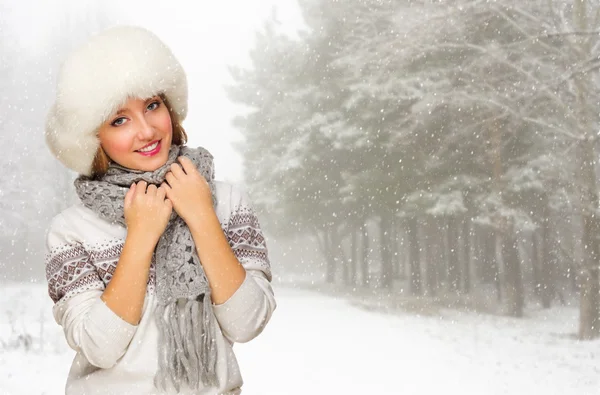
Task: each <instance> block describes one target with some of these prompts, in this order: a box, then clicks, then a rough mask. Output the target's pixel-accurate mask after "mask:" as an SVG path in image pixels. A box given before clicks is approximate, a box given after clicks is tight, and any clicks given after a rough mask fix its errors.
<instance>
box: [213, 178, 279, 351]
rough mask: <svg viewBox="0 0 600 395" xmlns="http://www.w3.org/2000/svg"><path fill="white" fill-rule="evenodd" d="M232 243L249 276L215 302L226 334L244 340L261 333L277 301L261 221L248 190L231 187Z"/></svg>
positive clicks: (230, 241) (228, 233) (218, 317)
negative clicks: (235, 288)
mask: <svg viewBox="0 0 600 395" xmlns="http://www.w3.org/2000/svg"><path fill="white" fill-rule="evenodd" d="M226 233H227V239H228V240H229V245H230V247H231V249H232V251H233V253H234V254H235V256H236V257H237V258H238V260H239V261H240V263H241V264H242V266H244V268H245V269H246V277H245V279H244V281H243V283H242V284H241V285H240V287H239V288H238V289H237V290H236V292H235V293H234V294H233V295H232V296H231V297H230V298H229V299H228V300H227V301H225V302H224V303H222V304H219V305H214V312H215V316H216V317H217V320H218V322H219V324H220V327H221V330H222V331H223V334H224V335H225V336H226V337H227V338H228V339H229V340H231V341H232V342H238V343H244V342H248V341H250V340H252V339H254V338H255V337H256V336H258V335H259V334H260V333H261V332H262V331H263V329H264V328H265V326H266V325H267V323H268V322H269V320H270V319H271V316H272V314H273V311H274V310H275V308H276V306H277V304H276V302H275V295H274V292H273V288H272V287H271V279H272V275H271V266H270V261H269V257H268V249H267V244H266V241H265V238H264V236H263V234H262V231H261V228H260V224H259V222H258V218H257V216H256V213H255V212H254V209H253V207H252V205H251V203H250V200H249V198H248V195H247V193H246V192H245V191H244V190H242V189H238V188H235V187H232V190H231V215H230V218H229V223H228V225H227V231H226Z"/></svg>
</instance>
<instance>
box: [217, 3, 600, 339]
mask: <svg viewBox="0 0 600 395" xmlns="http://www.w3.org/2000/svg"><path fill="white" fill-rule="evenodd" d="M300 5H301V8H302V12H303V17H304V20H305V22H306V24H307V26H308V29H307V30H306V31H304V32H302V33H301V34H300V35H299V36H298V37H297V38H290V37H288V36H285V35H282V34H278V23H277V19H276V17H274V18H272V20H271V22H270V23H268V24H267V25H266V26H265V27H264V29H263V30H262V32H261V34H260V36H259V39H258V41H257V44H256V47H255V48H254V50H253V52H252V59H253V67H252V68H250V69H239V68H237V69H233V70H232V72H233V74H234V75H235V79H236V83H235V84H234V85H233V86H231V87H230V89H229V93H230V95H231V98H232V100H235V101H238V102H241V103H244V104H246V105H248V106H249V107H250V108H251V110H250V111H249V112H248V113H247V114H244V115H241V116H239V117H237V118H236V120H235V123H236V125H237V126H238V127H239V128H240V129H242V130H243V131H244V134H245V135H246V137H247V141H246V142H245V143H244V144H243V146H242V147H240V149H241V150H242V152H243V155H244V158H245V167H244V169H245V172H246V173H245V174H246V177H245V178H246V179H247V180H248V182H249V183H251V186H252V190H253V191H256V193H257V197H258V198H259V199H260V204H261V207H262V210H263V212H264V214H265V216H266V219H267V221H268V225H267V227H268V228H270V229H271V231H272V232H274V233H276V234H278V235H283V234H285V235H287V236H289V237H295V236H297V235H299V234H307V235H311V237H314V238H315V239H316V240H317V242H318V246H319V248H320V251H321V252H322V254H323V257H324V264H323V270H324V271H325V272H326V276H325V277H326V281H327V282H328V283H332V284H333V283H341V284H344V285H346V286H348V287H350V288H351V289H356V288H375V289H385V290H389V295H394V294H395V293H397V292H403V293H405V294H409V295H412V296H425V297H427V298H430V299H431V300H432V301H437V302H441V303H446V304H447V303H450V304H456V305H461V306H464V305H467V306H469V307H472V308H483V309H488V310H490V311H494V312H498V313H503V314H508V315H512V316H516V317H520V316H522V315H523V311H524V308H525V306H526V305H527V304H535V303H539V304H540V305H541V306H543V308H549V307H550V306H552V305H553V304H554V303H562V304H565V303H567V300H569V299H570V298H572V297H577V298H578V299H579V305H580V323H579V337H580V338H581V339H592V338H595V337H598V336H599V335H600V322H599V295H600V289H599V277H598V269H599V261H600V255H599V254H600V244H599V243H600V239H599V235H600V229H599V222H598V171H597V169H596V164H597V159H598V150H597V148H598V142H597V140H598V135H599V128H600V124H599V121H600V118H599V109H600V96H599V93H600V92H599V89H598V88H599V85H598V84H599V82H600V81H599V74H598V69H599V68H600V37H599V34H600V32H599V30H598V29H599V26H600V2H597V1H589V0H574V1H547V0H532V1H527V2H522V1H516V0H515V1H512V0H503V1H480V0H456V1H429V0H422V1H373V2H341V1H300Z"/></svg>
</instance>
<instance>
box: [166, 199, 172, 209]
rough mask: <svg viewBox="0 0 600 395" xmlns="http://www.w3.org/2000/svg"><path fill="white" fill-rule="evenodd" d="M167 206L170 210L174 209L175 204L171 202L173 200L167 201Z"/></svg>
mask: <svg viewBox="0 0 600 395" xmlns="http://www.w3.org/2000/svg"><path fill="white" fill-rule="evenodd" d="M165 205H166V206H167V207H169V208H170V209H172V208H173V203H172V202H171V200H170V199H165Z"/></svg>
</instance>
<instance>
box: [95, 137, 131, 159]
mask: <svg viewBox="0 0 600 395" xmlns="http://www.w3.org/2000/svg"><path fill="white" fill-rule="evenodd" d="M100 143H101V144H102V148H104V151H105V152H106V153H107V154H108V156H110V157H111V158H118V157H119V156H120V155H122V154H127V153H129V152H131V151H132V149H133V148H132V147H133V146H132V140H131V139H128V138H124V134H121V135H120V136H117V135H111V136H105V138H104V139H102V138H101V139H100Z"/></svg>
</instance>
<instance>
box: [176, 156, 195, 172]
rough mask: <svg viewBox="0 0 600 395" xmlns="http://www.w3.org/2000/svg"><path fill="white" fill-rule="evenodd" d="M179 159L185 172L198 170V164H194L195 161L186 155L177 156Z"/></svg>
mask: <svg viewBox="0 0 600 395" xmlns="http://www.w3.org/2000/svg"><path fill="white" fill-rule="evenodd" d="M177 160H179V162H180V163H181V166H183V170H184V171H185V174H191V173H193V172H194V170H196V166H195V165H194V162H192V160H191V159H190V158H188V157H186V156H180V157H178V158H177Z"/></svg>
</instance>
